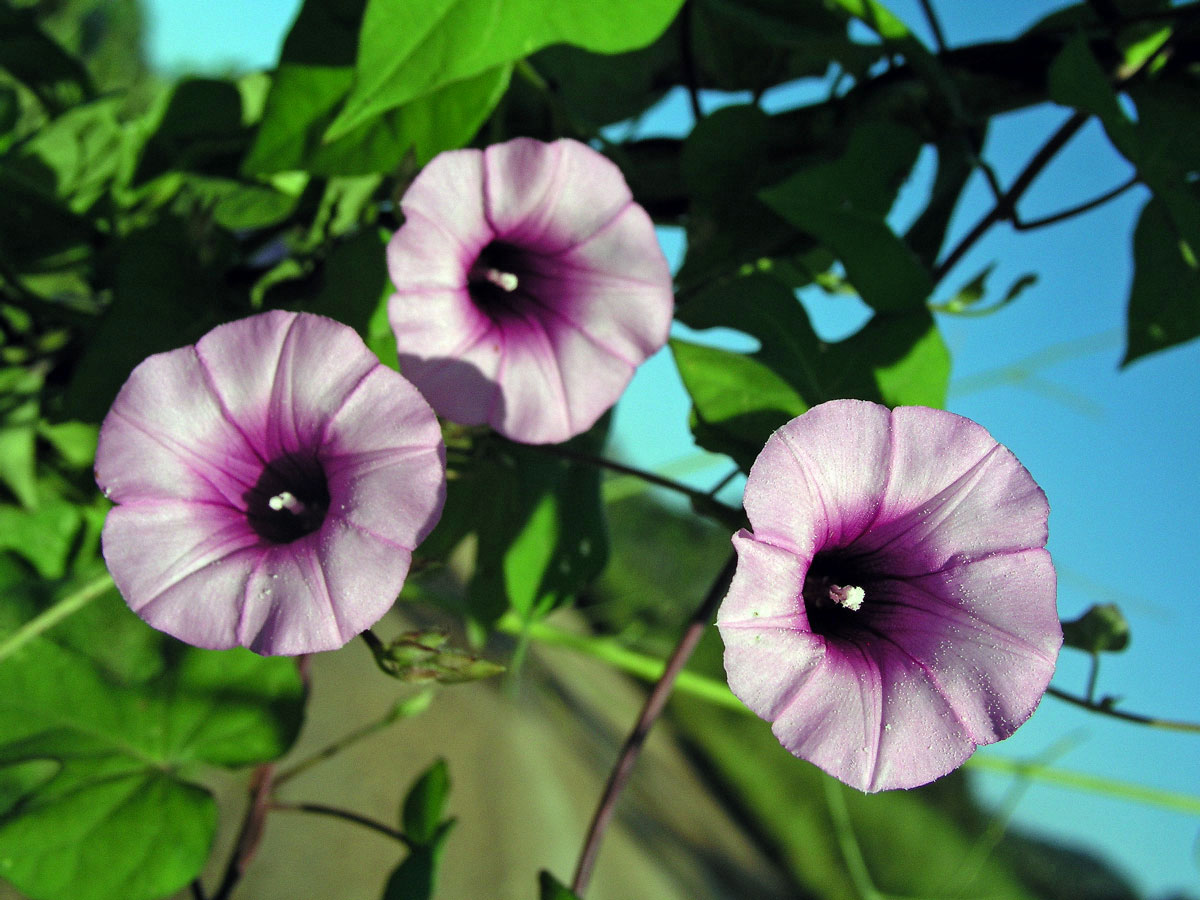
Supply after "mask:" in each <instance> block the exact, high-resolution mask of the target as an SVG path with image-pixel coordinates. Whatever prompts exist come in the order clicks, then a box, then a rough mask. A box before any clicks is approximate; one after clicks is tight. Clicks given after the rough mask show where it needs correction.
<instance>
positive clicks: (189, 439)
mask: <svg viewBox="0 0 1200 900" xmlns="http://www.w3.org/2000/svg"><path fill="white" fill-rule="evenodd" d="M262 465H263V460H262V458H261V457H260V456H259V455H258V453H257V452H256V451H255V450H254V448H253V447H252V446H251V445H250V444H249V443H247V441H246V440H245V438H244V436H243V435H242V433H241V431H240V430H239V429H238V428H237V426H236V425H234V423H232V422H230V421H229V420H228V419H227V418H226V416H225V411H224V409H223V407H222V406H221V403H220V401H219V400H218V399H217V397H216V396H214V394H213V392H212V390H211V388H210V385H209V383H208V379H207V377H206V375H205V373H204V369H203V366H202V365H201V363H200V359H199V357H198V356H197V355H196V352H195V348H193V347H181V348H180V349H178V350H172V351H170V352H169V353H160V354H157V355H155V356H152V357H150V358H149V359H146V360H144V361H143V362H142V363H141V365H139V366H138V367H137V369H136V370H134V373H133V374H132V375H131V376H130V377H129V379H128V381H126V382H125V385H124V386H123V387H122V388H121V390H120V392H119V393H118V394H117V397H116V399H115V400H114V401H113V405H112V408H111V410H110V411H109V414H108V416H106V417H105V420H104V424H103V425H102V427H101V429H100V442H99V445H98V446H97V450H96V482H97V483H98V484H99V485H100V487H101V489H102V490H103V491H104V493H105V496H107V497H109V498H110V499H111V500H113V501H114V502H116V503H132V502H135V501H138V500H143V499H159V498H167V497H174V498H178V499H191V500H196V501H203V502H206V503H223V504H225V505H227V506H230V507H233V508H242V509H244V508H245V501H244V500H243V498H242V495H243V494H244V493H245V492H246V491H247V490H248V489H249V488H250V487H252V486H253V485H254V483H255V481H256V480H257V478H258V476H259V473H261V471H262Z"/></svg>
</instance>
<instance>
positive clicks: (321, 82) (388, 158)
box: [243, 63, 512, 175]
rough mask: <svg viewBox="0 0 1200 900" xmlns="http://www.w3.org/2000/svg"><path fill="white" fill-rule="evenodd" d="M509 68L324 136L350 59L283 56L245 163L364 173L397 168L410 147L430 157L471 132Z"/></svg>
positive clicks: (265, 169) (250, 167) (423, 158)
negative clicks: (331, 62)
mask: <svg viewBox="0 0 1200 900" xmlns="http://www.w3.org/2000/svg"><path fill="white" fill-rule="evenodd" d="M511 74H512V67H511V66H507V65H504V66H497V67H495V68H492V69H489V70H487V71H485V72H481V73H480V74H479V75H477V76H475V77H473V78H468V79H464V80H462V81H457V82H454V83H452V84H447V85H445V86H443V87H441V88H440V89H438V90H437V91H434V92H433V93H430V94H427V95H425V96H423V97H420V98H418V99H416V100H414V101H412V102H410V103H408V104H407V105H405V106H404V107H401V108H397V109H391V110H388V111H386V112H384V113H382V114H380V115H379V116H377V117H376V118H374V119H370V120H366V121H364V122H362V123H361V124H360V125H357V126H356V127H355V128H353V129H351V130H350V131H348V132H345V133H344V134H342V135H341V136H339V137H338V138H336V139H335V140H331V141H326V140H325V139H324V134H325V130H326V127H327V126H328V125H329V123H330V122H331V121H332V120H333V118H334V116H335V115H336V114H337V110H338V109H339V108H340V105H341V103H342V100H343V98H345V96H346V95H347V93H348V92H349V90H350V86H351V84H352V83H353V73H352V72H351V70H350V68H349V67H329V66H302V65H293V64H289V63H285V64H284V65H283V66H282V67H281V68H280V70H279V73H278V75H277V77H276V80H275V83H274V85H273V86H272V88H271V93H270V95H269V96H268V99H267V111H266V114H265V117H264V120H263V123H262V126H261V128H260V130H259V133H258V136H257V138H256V140H255V142H254V145H253V147H252V148H251V151H250V154H249V155H248V156H247V158H246V161H245V163H244V164H243V168H244V171H246V172H247V173H252V174H267V173H271V172H282V171H287V170H289V169H304V170H307V171H309V172H312V173H314V174H318V175H367V174H372V173H376V172H389V171H391V170H393V169H395V168H396V167H397V166H399V165H400V163H401V162H402V161H403V160H404V158H405V156H406V155H407V154H408V153H410V152H411V153H412V155H413V157H414V158H415V160H416V162H417V163H418V164H421V163H425V162H428V161H429V160H430V159H432V158H433V157H434V156H436V155H437V154H438V153H441V152H442V151H443V150H449V149H453V148H455V147H459V146H461V145H462V144H465V143H466V142H467V141H468V140H470V139H471V137H472V136H473V135H474V134H475V132H476V131H477V130H478V129H479V126H480V125H481V124H483V121H484V120H485V119H486V118H487V115H488V113H489V112H490V111H491V109H492V107H493V106H495V105H496V103H497V102H498V101H499V99H500V97H501V96H502V95H503V94H504V90H505V88H506V87H507V86H508V81H509V77H510V76H511Z"/></svg>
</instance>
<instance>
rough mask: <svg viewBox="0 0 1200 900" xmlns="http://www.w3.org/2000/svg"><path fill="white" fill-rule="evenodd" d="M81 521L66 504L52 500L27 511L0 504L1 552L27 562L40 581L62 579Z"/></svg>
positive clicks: (76, 513)
mask: <svg viewBox="0 0 1200 900" xmlns="http://www.w3.org/2000/svg"><path fill="white" fill-rule="evenodd" d="M81 524H82V519H81V518H80V515H79V510H78V509H77V508H76V507H75V506H74V505H73V504H70V503H67V502H66V501H65V500H57V499H56V500H52V501H50V502H47V503H43V504H42V505H41V506H40V507H38V509H36V510H33V511H30V510H28V509H21V508H20V507H17V506H9V505H8V504H6V503H5V504H0V550H12V551H14V552H16V553H19V554H20V555H21V556H23V557H24V558H25V559H26V560H28V561H29V563H30V565H32V566H33V567H34V568H35V569H36V570H37V572H38V574H39V575H41V576H42V577H43V578H50V579H53V578H62V577H63V575H64V574H66V571H67V560H68V557H69V554H70V552H71V546H72V545H73V544H74V542H75V536H76V535H77V534H78V533H79V526H80V525H81Z"/></svg>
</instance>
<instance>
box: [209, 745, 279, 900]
mask: <svg viewBox="0 0 1200 900" xmlns="http://www.w3.org/2000/svg"><path fill="white" fill-rule="evenodd" d="M274 780H275V765H274V763H263V764H262V765H261V766H259V767H258V768H257V769H255V770H254V775H253V777H252V778H251V781H250V807H249V808H248V809H247V810H246V817H245V818H244V819H243V820H242V829H241V831H240V832H238V837H237V844H235V845H234V848H233V853H232V854H231V855H230V857H229V864H228V865H227V866H226V867H225V875H224V876H223V877H222V878H221V886H220V887H219V888H217V892H216V893H215V894H213V900H229V896H230V895H231V894H232V893H233V889H234V887H235V886H236V885H237V883H238V881H240V880H241V877H242V875H244V874H245V872H246V869H247V867H248V866H249V865H250V861H251V860H252V859H253V858H254V854H255V852H257V850H258V845H259V843H260V842H261V841H262V836H263V832H264V831H265V830H266V827H267V813H268V812H269V811H270V809H271V788H272V785H273V782H274Z"/></svg>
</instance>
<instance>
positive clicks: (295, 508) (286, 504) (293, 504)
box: [267, 491, 304, 516]
mask: <svg viewBox="0 0 1200 900" xmlns="http://www.w3.org/2000/svg"><path fill="white" fill-rule="evenodd" d="M267 506H269V507H271V509H273V510H275V511H276V512H282V511H283V510H285V509H286V510H287V511H288V512H290V513H291V514H292V515H294V516H298V515H300V514H301V513H302V512H304V504H303V503H301V502H300V501H299V500H298V499H296V495H295V494H293V493H292V492H291V491H280V492H279V493H278V494H276V495H275V496H274V497H272V498H271V499H270V500H268V501H267Z"/></svg>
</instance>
